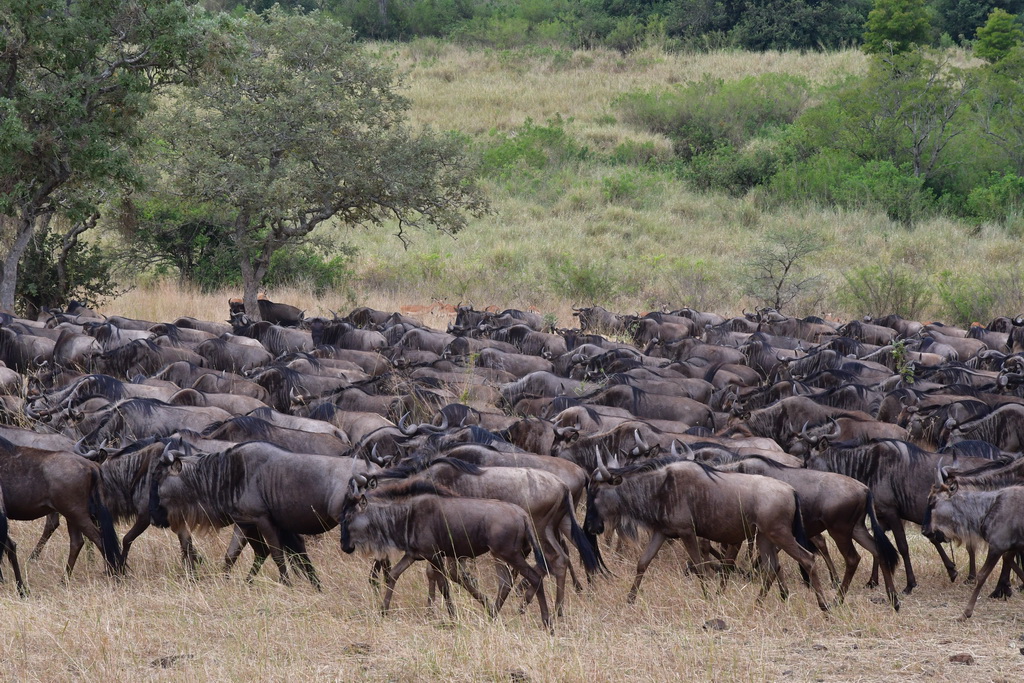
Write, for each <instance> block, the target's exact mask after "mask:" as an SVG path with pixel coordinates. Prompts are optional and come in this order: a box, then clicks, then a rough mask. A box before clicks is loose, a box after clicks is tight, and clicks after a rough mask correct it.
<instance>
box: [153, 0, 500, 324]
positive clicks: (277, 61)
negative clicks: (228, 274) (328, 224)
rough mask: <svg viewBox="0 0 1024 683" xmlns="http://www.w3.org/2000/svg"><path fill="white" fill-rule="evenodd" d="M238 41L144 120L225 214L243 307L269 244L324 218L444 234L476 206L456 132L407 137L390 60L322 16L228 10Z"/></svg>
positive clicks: (190, 182)
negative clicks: (230, 54) (218, 63)
mask: <svg viewBox="0 0 1024 683" xmlns="http://www.w3.org/2000/svg"><path fill="white" fill-rule="evenodd" d="M236 32H237V33H236V35H237V37H238V39H239V42H240V49H239V50H238V51H237V52H236V53H235V56H234V58H233V59H232V60H231V61H230V62H229V63H228V64H227V65H226V68H224V69H223V70H222V71H218V72H215V73H211V74H209V75H208V76H207V78H206V79H205V80H203V81H202V82H201V83H200V84H199V85H198V86H197V87H194V88H189V89H187V90H185V91H183V92H182V93H181V96H180V97H179V98H178V99H177V101H176V102H174V103H173V104H169V105H168V106H167V107H165V108H164V109H163V111H162V112H161V116H160V117H159V119H155V120H154V121H153V130H154V131H158V132H162V134H163V136H164V138H165V141H166V144H165V145H164V148H165V149H166V154H165V155H164V156H163V158H162V163H163V166H164V169H163V170H164V172H165V173H167V174H168V176H169V177H170V178H171V179H172V182H171V184H172V186H173V187H174V188H175V189H176V190H177V191H178V192H179V193H180V195H181V196H184V197H188V201H189V202H198V203H203V204H205V205H206V206H207V207H214V208H216V209H217V211H216V213H217V214H218V215H223V216H227V215H230V216H232V219H231V234H232V237H233V239H234V243H235V248H236V249H237V250H238V253H239V257H240V266H241V271H242V284H243V288H244V300H245V308H246V311H247V313H248V314H249V315H250V316H251V317H253V318H258V315H259V314H258V311H259V308H258V306H257V304H256V294H257V289H258V288H259V286H260V283H261V282H262V281H263V278H264V276H265V275H266V273H267V269H268V268H269V267H270V263H271V257H272V256H273V254H274V252H275V251H277V250H278V249H281V248H282V247H285V246H286V245H289V244H296V243H297V242H300V241H301V240H303V239H305V238H306V236H307V235H309V233H310V232H311V231H312V230H313V229H314V228H316V227H317V226H318V225H320V224H322V223H323V222H324V221H328V220H332V219H333V220H336V221H338V222H340V223H341V224H343V225H351V226H355V225H365V224H373V225H383V224H384V223H385V222H386V221H393V222H394V223H395V224H397V229H398V236H399V238H401V239H405V237H406V233H405V230H406V228H408V227H426V226H432V227H436V228H438V229H440V230H443V231H446V232H450V233H454V232H457V231H458V230H460V229H461V228H462V227H463V226H464V225H465V221H466V219H465V215H464V213H465V212H468V213H472V214H479V213H481V212H482V211H484V210H485V209H486V205H485V202H484V201H483V199H482V197H481V195H480V193H479V191H478V189H477V187H476V185H475V184H474V183H473V181H472V177H471V172H472V164H470V163H468V161H467V160H466V159H465V158H464V156H463V152H462V149H463V147H462V144H461V142H460V141H459V140H457V139H456V138H455V137H454V136H447V135H437V134H434V133H432V132H430V131H424V132H417V133H414V132H412V131H410V130H409V128H408V126H407V125H406V124H405V112H406V110H407V109H408V103H407V102H406V100H405V99H404V98H402V97H401V96H399V95H398V93H397V92H396V90H395V87H394V77H393V73H392V70H391V68H390V67H388V66H385V65H383V64H381V63H379V62H378V61H375V60H373V59H371V58H370V57H369V55H368V53H367V52H366V51H365V50H364V49H363V48H362V47H361V46H359V45H357V44H355V43H353V42H352V39H351V33H350V32H349V31H348V30H347V29H346V28H345V27H343V26H342V25H340V24H338V23H337V22H335V21H333V20H331V19H330V18H328V17H327V16H325V15H323V14H320V13H316V12H314V13H311V14H307V15H302V16H290V15H288V14H286V13H285V12H283V11H281V10H280V9H278V8H274V9H271V10H269V11H268V12H267V13H265V14H264V15H256V14H252V13H249V14H246V15H243V16H242V17H240V18H238V19H237V24H236Z"/></svg>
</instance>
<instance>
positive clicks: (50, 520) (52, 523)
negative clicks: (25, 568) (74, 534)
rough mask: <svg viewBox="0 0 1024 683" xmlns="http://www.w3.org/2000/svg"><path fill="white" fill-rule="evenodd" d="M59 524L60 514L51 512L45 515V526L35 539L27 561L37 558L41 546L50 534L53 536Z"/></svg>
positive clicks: (41, 550)
mask: <svg viewBox="0 0 1024 683" xmlns="http://www.w3.org/2000/svg"><path fill="white" fill-rule="evenodd" d="M59 526H60V515H59V514H57V513H56V512H51V513H50V514H48V515H46V526H44V527H43V533H42V535H41V536H40V537H39V540H38V541H36V547H35V548H33V549H32V552H31V553H30V554H29V556H28V561H29V562H31V561H32V560H37V559H39V556H40V555H42V553H43V547H44V546H45V545H46V542H47V541H49V540H50V536H53V532H54V531H56V530H57V528H58V527H59Z"/></svg>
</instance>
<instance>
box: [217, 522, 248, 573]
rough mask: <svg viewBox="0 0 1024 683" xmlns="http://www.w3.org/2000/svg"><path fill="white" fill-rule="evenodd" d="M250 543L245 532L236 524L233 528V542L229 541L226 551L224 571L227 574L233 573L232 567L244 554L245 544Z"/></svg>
mask: <svg viewBox="0 0 1024 683" xmlns="http://www.w3.org/2000/svg"><path fill="white" fill-rule="evenodd" d="M248 544H249V543H248V541H246V540H245V533H243V531H242V530H241V529H240V528H238V526H237V525H236V526H235V527H234V528H233V529H232V530H231V542H230V543H228V549H227V552H225V553H224V567H223V571H224V573H225V574H230V573H231V569H232V567H234V566H235V563H236V562H238V558H239V557H240V556H241V555H242V551H243V550H245V546H247V545H248Z"/></svg>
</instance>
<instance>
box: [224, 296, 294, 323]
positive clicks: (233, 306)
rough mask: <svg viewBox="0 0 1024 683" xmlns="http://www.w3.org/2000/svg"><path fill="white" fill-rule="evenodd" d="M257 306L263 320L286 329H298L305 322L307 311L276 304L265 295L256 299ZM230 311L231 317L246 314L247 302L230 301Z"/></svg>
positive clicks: (240, 300)
mask: <svg viewBox="0 0 1024 683" xmlns="http://www.w3.org/2000/svg"><path fill="white" fill-rule="evenodd" d="M256 305H257V307H258V308H259V309H260V311H259V314H260V318H261V319H262V320H266V321H267V322H269V323H273V324H275V325H282V326H284V327H296V326H297V325H299V324H300V323H301V322H302V320H303V314H304V313H305V311H303V310H301V309H299V308H296V307H295V306H291V305H289V304H279V303H274V302H273V301H271V300H270V299H268V298H267V296H266V295H265V294H259V295H258V296H257V297H256ZM228 311H229V313H231V315H235V314H238V313H242V314H244V313H245V312H246V310H245V302H244V301H243V300H242V299H229V300H228Z"/></svg>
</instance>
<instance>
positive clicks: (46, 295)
mask: <svg viewBox="0 0 1024 683" xmlns="http://www.w3.org/2000/svg"><path fill="white" fill-rule="evenodd" d="M116 263H117V255H116V254H114V253H112V252H110V251H109V250H107V249H104V248H102V247H100V246H98V245H96V244H87V243H84V242H80V241H78V239H77V238H73V239H72V240H71V241H70V243H69V245H68V248H67V251H64V235H63V234H61V233H60V232H59V231H57V230H53V229H50V230H46V231H42V232H39V233H37V234H36V235H34V236H33V237H32V240H31V241H30V242H29V244H28V248H27V249H26V250H25V253H24V255H23V256H22V257H21V264H20V268H19V275H20V277H19V278H18V284H17V289H16V292H15V294H16V300H19V301H21V302H24V303H25V304H26V305H27V310H25V311H23V313H24V314H25V315H29V316H32V317H35V315H36V314H37V313H38V312H39V310H40V309H41V308H43V307H44V306H45V307H48V308H63V307H64V306H66V305H67V303H68V301H70V300H71V299H75V300H77V301H79V302H81V303H83V304H85V305H87V306H99V305H101V304H102V303H103V301H104V300H105V299H107V298H108V297H113V296H116V295H118V294H119V293H120V290H119V289H118V287H117V284H116V280H115V278H114V276H113V271H114V267H115V264H116ZM60 269H63V276H62V275H61V273H60Z"/></svg>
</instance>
